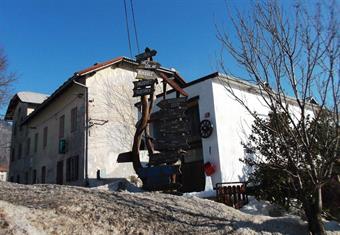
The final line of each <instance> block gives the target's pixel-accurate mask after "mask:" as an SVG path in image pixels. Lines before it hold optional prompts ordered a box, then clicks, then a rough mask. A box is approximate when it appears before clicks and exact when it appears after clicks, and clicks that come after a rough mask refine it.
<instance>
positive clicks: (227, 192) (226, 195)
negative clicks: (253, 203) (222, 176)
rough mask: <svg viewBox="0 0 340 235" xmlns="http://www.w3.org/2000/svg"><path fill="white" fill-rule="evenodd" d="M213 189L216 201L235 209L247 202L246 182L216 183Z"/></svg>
mask: <svg viewBox="0 0 340 235" xmlns="http://www.w3.org/2000/svg"><path fill="white" fill-rule="evenodd" d="M215 190H216V201H217V202H221V203H224V204H226V205H228V206H232V207H234V208H236V209H239V208H241V207H242V206H243V205H245V204H247V203H248V195H247V183H246V182H230V183H217V184H216V188H215Z"/></svg>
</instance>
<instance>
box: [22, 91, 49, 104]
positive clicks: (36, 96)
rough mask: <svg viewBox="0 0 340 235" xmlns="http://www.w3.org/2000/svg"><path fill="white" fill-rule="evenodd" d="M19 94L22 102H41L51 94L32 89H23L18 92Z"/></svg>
mask: <svg viewBox="0 0 340 235" xmlns="http://www.w3.org/2000/svg"><path fill="white" fill-rule="evenodd" d="M17 96H18V98H19V99H20V100H21V101H22V102H25V103H32V104H41V103H42V102H43V101H44V100H46V99H47V98H48V96H49V95H47V94H42V93H36V92H31V91H21V92H18V93H17Z"/></svg>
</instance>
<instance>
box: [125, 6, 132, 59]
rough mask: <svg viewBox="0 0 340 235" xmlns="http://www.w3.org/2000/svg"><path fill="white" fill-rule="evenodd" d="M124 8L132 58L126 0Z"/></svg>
mask: <svg viewBox="0 0 340 235" xmlns="http://www.w3.org/2000/svg"><path fill="white" fill-rule="evenodd" d="M124 9H125V22H126V31H127V34H128V42H129V49H130V57H131V58H132V50H131V40H130V29H129V21H128V14H127V9H126V0H124Z"/></svg>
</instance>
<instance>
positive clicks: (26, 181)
mask: <svg viewBox="0 0 340 235" xmlns="http://www.w3.org/2000/svg"><path fill="white" fill-rule="evenodd" d="M25 184H28V171H26V172H25Z"/></svg>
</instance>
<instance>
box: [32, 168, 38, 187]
mask: <svg viewBox="0 0 340 235" xmlns="http://www.w3.org/2000/svg"><path fill="white" fill-rule="evenodd" d="M36 183H37V170H33V178H32V184H36Z"/></svg>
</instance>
